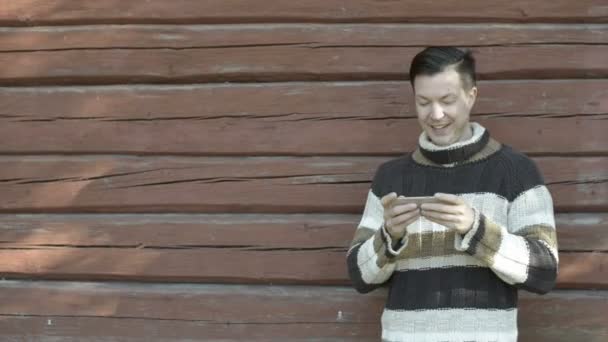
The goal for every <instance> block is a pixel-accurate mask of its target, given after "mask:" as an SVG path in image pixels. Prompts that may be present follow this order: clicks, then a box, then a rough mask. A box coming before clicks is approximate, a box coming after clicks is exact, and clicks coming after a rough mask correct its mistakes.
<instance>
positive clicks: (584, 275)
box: [0, 244, 608, 289]
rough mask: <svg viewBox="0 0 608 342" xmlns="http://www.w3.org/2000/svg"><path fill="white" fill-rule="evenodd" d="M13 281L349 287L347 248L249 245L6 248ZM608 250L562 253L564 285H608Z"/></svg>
mask: <svg viewBox="0 0 608 342" xmlns="http://www.w3.org/2000/svg"><path fill="white" fill-rule="evenodd" d="M0 260H2V261H1V262H0V275H1V276H2V277H3V278H8V279H59V280H82V281H84V280H121V281H147V282H154V281H157V282H203V283H208V282H226V283H263V284H325V285H326V284H338V285H346V284H349V282H350V280H349V278H348V275H347V272H346V262H345V260H346V248H345V247H327V248H312V249H304V248H256V247H249V246H221V247H217V246H209V245H206V246H202V247H197V246H189V247H178V248H163V247H150V246H145V247H139V248H138V247H135V248H133V247H131V248H114V247H111V246H110V247H104V248H101V247H86V248H77V247H76V248H74V247H45V246H42V247H22V246H11V245H10V244H6V245H3V246H2V248H1V249H0ZM606 263H608V254H606V253H587V252H579V253H571V252H562V253H560V272H559V276H558V280H557V282H558V285H557V287H558V288H568V289H572V288H602V289H607V288H608V275H607V274H606V272H603V269H604V268H605V265H606Z"/></svg>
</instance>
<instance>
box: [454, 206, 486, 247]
mask: <svg viewBox="0 0 608 342" xmlns="http://www.w3.org/2000/svg"><path fill="white" fill-rule="evenodd" d="M472 209H473V215H474V218H473V227H471V229H470V230H469V231H468V232H467V233H466V234H465V235H464V236H463V235H461V234H456V237H455V239H454V248H455V249H456V250H457V251H461V252H468V253H469V254H473V252H474V251H473V250H472V248H471V247H472V246H471V240H473V239H476V240H477V241H479V240H481V236H479V235H480V234H479V233H480V232H479V222H480V220H481V214H480V213H479V210H477V209H476V208H472Z"/></svg>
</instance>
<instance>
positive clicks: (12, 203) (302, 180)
mask: <svg viewBox="0 0 608 342" xmlns="http://www.w3.org/2000/svg"><path fill="white" fill-rule="evenodd" d="M388 159H389V158H388V157H384V158H378V157H340V158H338V157H276V158H269V157H259V158H220V157H202V158H199V157H197V158H188V157H179V158H178V157H114V156H97V157H94V156H88V157H82V156H78V157H68V156H27V157H24V156H3V157H1V158H0V180H2V182H0V212H4V213H11V212H13V213H17V212H21V213H23V212H27V213H35V212H110V213H119V212H122V213H125V212H126V213H133V212H138V213H143V212H153V213H154V212H169V213H171V212H196V213H204V212H207V213H214V212H215V213H217V212H220V213H221V212H230V213H238V212H241V213H247V212H253V213H260V212H262V213H264V212H266V213H298V212H329V213H348V212H350V213H360V212H361V210H362V206H363V204H364V201H365V196H366V193H367V191H368V189H369V185H370V180H371V178H372V176H373V174H374V171H375V170H376V168H377V167H378V165H380V164H381V163H382V162H384V161H386V160H388ZM535 161H536V162H537V163H538V165H539V168H540V170H541V172H542V173H543V174H544V176H545V180H546V182H547V183H548V186H549V189H550V191H551V192H552V195H553V197H554V204H555V207H556V208H557V210H558V211H606V209H608V203H607V201H608V181H607V179H608V175H607V173H608V166H607V164H608V157H580V158H565V157H564V158H561V157H542V158H536V159H535Z"/></svg>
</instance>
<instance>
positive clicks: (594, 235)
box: [556, 214, 608, 252]
mask: <svg viewBox="0 0 608 342" xmlns="http://www.w3.org/2000/svg"><path fill="white" fill-rule="evenodd" d="M556 226H557V227H558V241H559V248H560V250H567V251H597V252H608V236H607V234H606V232H608V215H606V214H561V215H557V216H556Z"/></svg>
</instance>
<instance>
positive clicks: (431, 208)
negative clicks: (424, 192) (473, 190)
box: [420, 193, 475, 235]
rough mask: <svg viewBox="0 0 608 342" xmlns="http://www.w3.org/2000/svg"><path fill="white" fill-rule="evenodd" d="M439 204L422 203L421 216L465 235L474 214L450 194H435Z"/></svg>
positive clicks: (462, 201)
mask: <svg viewBox="0 0 608 342" xmlns="http://www.w3.org/2000/svg"><path fill="white" fill-rule="evenodd" d="M435 198H437V199H438V200H440V201H441V203H424V204H422V205H421V206H420V212H421V215H422V216H424V217H426V218H427V219H428V220H429V221H433V222H435V223H438V224H440V225H442V226H445V227H447V228H450V229H454V230H455V231H456V232H458V233H459V234H462V235H464V234H466V233H468V232H469V230H471V228H472V227H473V221H474V220H475V213H474V212H473V208H471V206H470V205H469V204H468V203H467V202H465V201H464V200H463V199H462V198H460V197H458V196H456V195H452V194H442V193H436V194H435Z"/></svg>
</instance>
